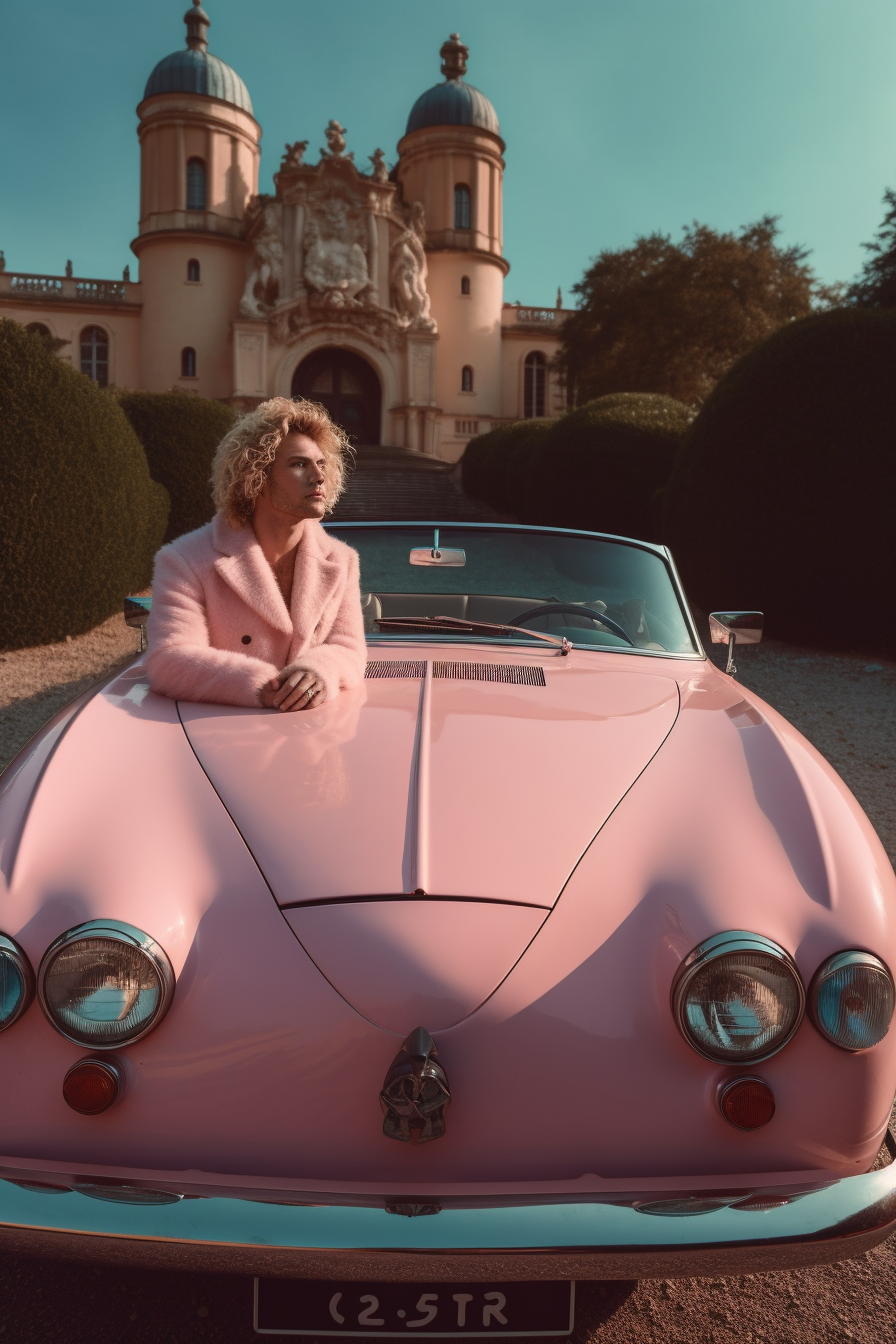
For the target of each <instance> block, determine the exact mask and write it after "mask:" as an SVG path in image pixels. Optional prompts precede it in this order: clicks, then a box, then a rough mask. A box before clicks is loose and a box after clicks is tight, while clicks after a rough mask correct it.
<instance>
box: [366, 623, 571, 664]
mask: <svg viewBox="0 0 896 1344" xmlns="http://www.w3.org/2000/svg"><path fill="white" fill-rule="evenodd" d="M377 625H378V626H379V628H380V629H381V630H411V631H416V632H417V633H418V634H419V633H420V632H421V631H424V630H447V631H454V632H457V633H458V634H464V635H525V636H526V638H527V639H543V640H545V641H546V642H547V643H548V644H553V646H554V647H555V648H558V649H559V650H560V653H561V654H562V655H564V656H565V655H566V654H567V653H569V651H570V649H571V648H572V647H573V646H572V644H571V643H570V642H569V640H568V639H567V638H566V636H565V635H563V636H559V635H546V634H544V633H543V632H542V631H541V630H525V629H524V628H523V627H522V626H519V625H502V624H500V623H499V622H498V621H468V620H467V619H466V617H464V616H380V617H379V618H378V620H377Z"/></svg>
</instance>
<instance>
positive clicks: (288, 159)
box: [280, 140, 308, 168]
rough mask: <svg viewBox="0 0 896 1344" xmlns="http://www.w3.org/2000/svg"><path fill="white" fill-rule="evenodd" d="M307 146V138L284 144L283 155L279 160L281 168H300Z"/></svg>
mask: <svg viewBox="0 0 896 1344" xmlns="http://www.w3.org/2000/svg"><path fill="white" fill-rule="evenodd" d="M307 148H308V141H307V140H296V141H295V143H294V144H291V145H284V150H285V152H284V155H283V158H282V160H281V162H280V167H281V168H301V166H302V162H303V160H304V158H305V150H306V149H307Z"/></svg>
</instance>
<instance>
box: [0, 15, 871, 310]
mask: <svg viewBox="0 0 896 1344" xmlns="http://www.w3.org/2000/svg"><path fill="white" fill-rule="evenodd" d="M186 8H187V3H186V0H38V3H27V2H26V0H16V3H10V4H9V5H7V6H4V18H3V38H2V52H0V248H3V249H4V250H5V253H6V261H7V267H8V269H10V270H14V271H31V272H39V273H49V274H61V272H62V270H63V266H64V264H65V261H66V258H68V257H71V258H72V260H73V262H74V268H75V274H76V275H80V276H88V277H97V278H101V277H112V278H115V277H118V276H120V275H121V271H122V268H123V267H124V266H125V264H127V263H130V264H131V267H132V273H134V275H135V276H136V262H135V258H134V256H133V254H132V253H131V252H130V248H129V243H130V240H131V238H132V237H133V236H134V234H135V233H136V228H137V210H138V146H137V138H136V134H135V128H136V116H135V113H134V109H135V107H136V105H137V103H138V102H139V101H140V98H141V97H142V93H143V87H144V84H145V82H146V78H147V76H148V75H149V73H150V71H151V69H152V68H153V66H154V64H155V63H156V61H158V60H160V59H161V58H162V57H163V56H166V55H167V54H168V53H169V52H172V51H174V50H176V49H178V48H179V47H181V46H182V45H183V41H184V35H185V29H184V25H183V23H182V15H183V12H184V10H185V9H186ZM205 8H206V10H207V12H208V13H209V15H210V17H211V20H212V26H211V30H210V34H209V45H210V49H211V50H212V51H213V52H215V54H216V55H218V56H220V57H221V58H222V59H223V60H225V61H227V62H228V64H230V65H233V66H234V67H235V68H236V69H237V70H238V71H239V73H240V74H241V75H242V77H243V79H244V80H245V81H246V84H247V85H248V87H249V92H250V94H251V96H252V100H253V103H254V106H255V114H256V116H257V118H258V120H259V122H260V123H261V125H262V127H263V129H264V139H263V141H262V146H263V155H262V165H261V189H262V190H271V176H272V173H273V172H274V170H275V169H276V167H277V165H278V163H279V159H280V154H281V152H282V149H283V144H284V142H285V141H287V140H290V141H292V140H298V139H301V140H304V139H308V140H310V142H311V146H310V147H311V148H312V149H316V148H317V146H318V145H321V144H323V143H324V139H323V128H324V126H325V124H326V122H327V121H328V120H329V119H330V118H331V117H336V118H338V119H339V120H340V121H341V122H342V123H343V125H344V126H346V127H348V132H349V135H348V140H349V148H350V149H353V150H354V152H355V155H356V158H357V160H358V162H359V164H360V165H362V166H364V167H366V166H367V155H368V154H370V153H371V152H372V150H373V149H374V148H375V147H376V146H378V145H380V146H382V147H383V149H384V150H385V151H386V155H387V158H388V159H389V161H390V163H391V162H394V159H395V145H396V142H397V141H398V139H399V138H400V136H401V135H402V133H403V131H404V127H405V122H406V119H407V114H408V112H409V110H410V107H411V105H412V103H413V102H414V100H415V98H416V97H417V96H418V95H419V94H420V93H422V92H423V90H424V89H426V88H428V87H429V86H430V85H432V84H434V83H437V82H438V81H439V80H440V79H441V75H440V74H439V55H438V51H439V46H440V45H441V43H442V41H443V40H444V39H445V38H446V37H447V36H448V33H449V32H452V31H459V32H460V34H461V37H462V38H463V40H464V41H465V42H466V43H467V44H468V45H469V47H470V49H471V56H470V66H469V70H468V76H467V77H468V80H469V82H470V83H471V84H474V85H476V86H477V87H478V88H480V89H482V91H483V92H484V93H486V94H487V95H488V96H489V98H491V100H492V102H493V103H494V105H495V107H496V109H497V111H498V116H499V117H500V121H501V132H502V135H503V137H504V139H505V140H506V142H507V153H506V159H507V173H506V177H505V198H504V199H505V255H506V256H507V258H508V260H509V261H510V263H511V271H510V275H509V276H508V278H507V282H506V290H505V294H506V297H507V299H508V300H510V301H514V300H519V301H521V302H523V303H528V304H552V303H553V302H554V299H555V295H556V290H557V286H558V285H560V286H562V288H563V291H564V299H565V301H566V302H570V295H569V290H570V287H571V286H572V284H573V283H574V282H575V281H576V280H577V279H578V278H579V277H580V276H581V274H582V271H583V270H584V268H585V267H586V265H587V264H588V261H589V258H591V257H592V256H594V255H596V254H597V253H598V252H599V251H600V250H601V249H602V248H618V247H625V246H628V245H629V244H630V243H631V242H632V241H633V240H634V238H635V237H636V236H637V235H638V234H640V233H649V232H652V231H653V230H657V229H658V230H662V231H664V232H669V233H672V234H673V236H674V237H678V236H679V235H680V231H681V228H682V226H683V225H684V224H685V223H687V222H688V221H690V220H694V219H696V220H699V221H700V222H702V223H705V224H708V225H710V226H711V227H713V228H716V229H737V228H739V227H740V226H741V225H744V224H747V223H750V222H752V221H753V220H755V219H757V218H759V217H760V216H761V215H763V214H766V213H770V214H777V215H780V217H781V226H782V231H783V240H784V241H785V242H786V243H798V244H801V245H804V246H806V247H808V248H810V249H811V254H812V255H811V258H810V261H811V263H812V265H813V266H814V267H815V269H816V271H817V273H818V274H819V276H820V278H821V279H823V280H824V281H827V282H833V281H836V280H850V279H852V278H853V276H854V275H855V274H856V272H857V271H858V269H859V268H860V266H861V264H862V260H863V251H862V246H861V245H862V243H863V242H865V241H867V240H869V239H870V238H872V237H873V235H874V233H875V231H876V229H877V228H878V226H879V224H880V221H881V219H882V217H883V208H882V205H881V198H882V196H883V191H884V188H885V187H886V186H888V185H889V186H896V5H894V3H893V0H749V3H746V2H745V0H415V2H413V3H412V2H411V0H339V3H331V4H321V3H314V4H312V3H308V2H307V0H251V3H250V2H249V0H207V3H206V5H205Z"/></svg>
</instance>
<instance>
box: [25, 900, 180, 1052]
mask: <svg viewBox="0 0 896 1344" xmlns="http://www.w3.org/2000/svg"><path fill="white" fill-rule="evenodd" d="M37 992H38V996H39V998H40V1005H41V1007H42V1008H43V1010H44V1012H45V1013H46V1015H47V1017H48V1018H49V1019H50V1021H51V1022H52V1024H53V1026H54V1027H55V1028H56V1030H57V1031H59V1032H61V1033H62V1035H63V1036H65V1037H67V1039H68V1040H70V1041H75V1042H76V1043H77V1044H78V1045H88V1046H91V1047H92V1048H93V1049H95V1050H112V1049H114V1048H115V1047H116V1046H119V1045H126V1044H128V1043H129V1042H130V1041H136V1040H139V1039H140V1037H141V1036H145V1035H146V1033H147V1032H148V1031H152V1029H153V1027H154V1026H156V1025H157V1024H158V1023H159V1022H160V1021H161V1019H162V1018H163V1017H164V1015H165V1013H166V1012H167V1011H168V1007H169V1005H170V1003H171V998H172V995H173V994H174V972H173V971H172V969H171V963H170V962H169V960H168V958H167V957H166V955H165V953H164V952H163V951H162V949H161V948H160V947H159V945H158V943H156V942H154V941H153V939H152V938H150V937H149V935H148V934H145V933H141V932H140V930H139V929H135V928H134V927H133V925H131V924H121V923H119V922H118V920H105V919H95V920H91V921H90V923H89V924H79V925H78V926H77V928H74V929H69V931H68V933H64V934H63V935H62V937H61V938H57V939H56V941H55V943H53V944H51V946H50V947H49V948H48V949H47V951H46V953H45V954H44V958H43V961H42V962H41V964H40V971H39V972H38V979H37Z"/></svg>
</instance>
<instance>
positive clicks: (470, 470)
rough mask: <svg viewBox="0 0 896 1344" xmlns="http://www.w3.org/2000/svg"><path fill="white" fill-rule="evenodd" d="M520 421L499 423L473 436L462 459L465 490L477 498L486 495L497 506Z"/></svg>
mask: <svg viewBox="0 0 896 1344" xmlns="http://www.w3.org/2000/svg"><path fill="white" fill-rule="evenodd" d="M516 428H517V426H516V424H508V425H497V426H496V427H495V428H494V429H490V430H489V432H488V433H487V434H478V435H477V436H476V438H475V439H471V440H470V442H469V443H468V444H467V446H466V449H465V450H464V455H463V457H462V458H461V462H460V479H461V485H462V486H463V489H464V493H465V494H468V495H471V496H472V497H473V499H483V500H485V501H486V503H488V504H492V505H494V506H495V507H496V508H499V509H500V508H503V506H502V505H501V504H499V503H497V496H498V494H499V493H500V488H501V482H502V475H503V470H504V462H505V458H506V455H507V453H508V452H509V451H510V447H511V444H512V442H513V440H514V432H515V430H516Z"/></svg>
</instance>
